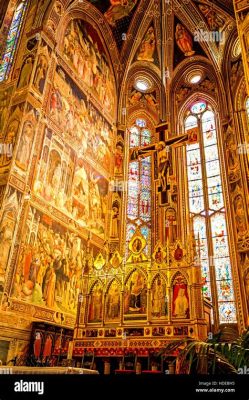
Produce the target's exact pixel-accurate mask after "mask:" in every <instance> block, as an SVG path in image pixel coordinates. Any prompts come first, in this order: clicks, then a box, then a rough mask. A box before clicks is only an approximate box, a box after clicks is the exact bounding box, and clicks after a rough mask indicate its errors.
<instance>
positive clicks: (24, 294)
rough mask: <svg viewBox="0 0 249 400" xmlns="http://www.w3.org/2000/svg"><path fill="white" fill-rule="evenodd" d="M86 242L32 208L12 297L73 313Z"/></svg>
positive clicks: (83, 265) (83, 266) (84, 263)
mask: <svg viewBox="0 0 249 400" xmlns="http://www.w3.org/2000/svg"><path fill="white" fill-rule="evenodd" d="M86 246H87V245H86V241H85V240H83V239H82V238H81V237H79V236H78V235H77V234H75V233H73V232H69V231H68V230H67V229H66V228H65V227H63V226H62V225H60V224H58V223H56V222H55V221H53V219H52V218H51V217H49V216H47V215H45V214H43V213H41V212H39V211H38V210H36V209H34V208H30V209H29V215H28V227H27V231H26V242H25V243H24V244H23V248H22V251H21V252H20V256H19V260H18V263H17V271H16V274H15V280H14V285H13V291H12V296H13V297H14V298H16V299H19V300H22V301H25V302H28V303H32V304H36V305H40V306H46V307H48V308H51V309H54V310H58V311H67V312H69V313H75V312H76V308H77V301H78V295H79V292H80V290H81V286H80V285H81V284H82V282H81V276H82V270H83V269H84V268H85V266H86V259H87V258H86V252H87V249H86Z"/></svg>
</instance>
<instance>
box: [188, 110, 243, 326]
mask: <svg viewBox="0 0 249 400" xmlns="http://www.w3.org/2000/svg"><path fill="white" fill-rule="evenodd" d="M248 109H249V107H248ZM196 127H198V128H199V130H200V135H199V142H198V143H194V144H190V145H188V146H187V175H188V192H189V209H190V213H191V215H192V216H193V228H194V234H195V238H196V241H197V251H198V253H199V255H200V261H201V269H202V284H203V293H204V295H205V296H208V297H210V298H211V299H214V298H216V299H217V305H218V306H217V310H215V311H216V312H217V315H218V316H219V322H220V323H227V322H232V323H234V322H236V307H235V301H234V289H233V280H232V269H231V262H230V256H229V242H228V233H227V222H226V211H225V205H224V197H223V188H222V178H221V167H220V159H219V148H218V142H217V131H216V122H215V114H214V112H213V110H212V109H211V108H210V107H209V105H208V104H207V103H205V102H198V103H195V104H193V105H192V107H191V108H190V115H189V116H188V117H187V118H186V119H185V130H186V131H188V130H189V129H192V128H196ZM211 281H212V282H214V283H215V285H216V287H214V284H213V285H212V284H211Z"/></svg>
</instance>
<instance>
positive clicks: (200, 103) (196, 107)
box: [191, 101, 207, 114]
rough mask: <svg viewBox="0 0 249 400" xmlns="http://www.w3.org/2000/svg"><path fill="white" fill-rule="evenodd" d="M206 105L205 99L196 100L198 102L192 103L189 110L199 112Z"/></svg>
mask: <svg viewBox="0 0 249 400" xmlns="http://www.w3.org/2000/svg"><path fill="white" fill-rule="evenodd" d="M206 107H207V105H206V103H205V101H198V103H195V104H193V105H192V107H191V112H192V114H200V113H202V112H203V111H205V110H206Z"/></svg>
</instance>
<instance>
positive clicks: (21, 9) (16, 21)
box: [0, 0, 28, 82]
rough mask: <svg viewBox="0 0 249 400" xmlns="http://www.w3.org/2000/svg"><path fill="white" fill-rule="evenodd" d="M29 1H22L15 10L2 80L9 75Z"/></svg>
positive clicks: (0, 74) (1, 66) (1, 72)
mask: <svg viewBox="0 0 249 400" xmlns="http://www.w3.org/2000/svg"><path fill="white" fill-rule="evenodd" d="M27 3H28V0H22V1H20V2H19V4H18V6H17V8H16V10H15V13H14V16H13V19H12V22H11V25H10V28H9V32H8V36H7V41H6V45H5V50H4V55H3V58H2V61H1V65H0V82H2V81H4V80H5V79H7V78H8V76H9V72H10V69H11V66H12V63H13V59H14V55H15V51H16V47H17V43H18V38H19V36H20V32H21V28H22V24H23V20H24V15H25V10H26V8H27Z"/></svg>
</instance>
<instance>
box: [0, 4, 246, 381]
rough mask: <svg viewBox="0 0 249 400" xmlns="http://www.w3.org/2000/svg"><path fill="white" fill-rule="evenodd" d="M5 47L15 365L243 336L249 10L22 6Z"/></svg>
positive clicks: (1, 228) (8, 347) (114, 363)
mask: <svg viewBox="0 0 249 400" xmlns="http://www.w3.org/2000/svg"><path fill="white" fill-rule="evenodd" d="M0 37H1V41H0V360H1V362H2V364H6V365H7V364H8V363H9V362H10V361H11V360H13V359H14V360H17V359H18V360H21V361H20V362H23V363H25V362H26V361H25V360H27V358H29V359H32V363H33V364H32V365H33V366H35V365H41V364H42V363H43V364H44V365H45V364H46V365H50V366H56V365H66V363H68V362H71V363H72V362H74V365H81V366H85V367H90V368H96V369H98V370H100V371H104V373H106V374H107V373H110V372H113V371H115V370H122V369H123V370H125V369H127V370H131V369H132V368H134V365H136V367H137V366H138V365H140V368H141V369H144V370H146V369H153V366H154V367H155V368H154V370H156V369H157V368H158V365H156V364H157V362H156V361H157V359H156V355H157V354H158V352H160V350H162V349H163V348H165V346H167V345H168V344H169V343H173V342H174V341H176V340H179V339H184V338H189V339H193V340H200V341H205V340H207V339H208V338H209V339H210V338H212V337H213V335H215V334H217V332H219V331H220V330H221V329H224V328H229V329H230V330H232V331H233V332H234V335H235V336H236V335H237V336H239V335H241V334H242V333H243V332H244V331H245V330H246V329H247V327H248V316H249V230H248V223H249V220H248V208H247V207H249V186H248V182H249V64H248V63H249V58H248V54H249V53H248V52H249V39H248V38H249V4H248V2H246V1H243V0H234V1H232V0H40V1H38V0H8V1H4V2H2V3H1V5H0ZM174 356H175V353H172V354H171V355H170V357H171V359H173V358H174ZM127 360H128V361H127ZM134 360H135V361H134ZM153 360H154V361H153ZM138 361H139V363H138ZM63 363H64V364H63ZM125 363H126V364H125ZM134 363H135V364H134ZM170 365H171V364H170ZM163 368H167V365H166V366H163Z"/></svg>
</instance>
